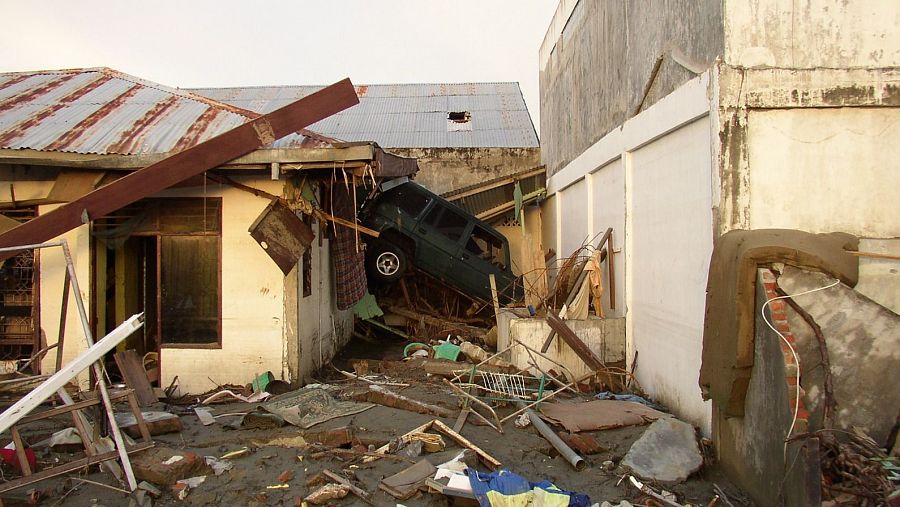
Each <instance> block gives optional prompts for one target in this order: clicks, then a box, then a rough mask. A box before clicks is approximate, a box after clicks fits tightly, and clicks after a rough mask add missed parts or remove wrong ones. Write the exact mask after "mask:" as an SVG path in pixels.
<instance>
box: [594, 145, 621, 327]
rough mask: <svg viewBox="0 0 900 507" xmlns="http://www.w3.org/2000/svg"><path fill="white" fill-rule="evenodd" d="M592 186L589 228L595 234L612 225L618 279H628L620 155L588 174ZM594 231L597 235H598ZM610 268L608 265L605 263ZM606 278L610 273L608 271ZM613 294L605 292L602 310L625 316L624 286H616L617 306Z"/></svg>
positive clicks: (613, 315) (605, 274) (605, 290)
mask: <svg viewBox="0 0 900 507" xmlns="http://www.w3.org/2000/svg"><path fill="white" fill-rule="evenodd" d="M586 179H587V181H589V182H590V185H591V191H592V192H591V198H590V200H589V205H590V208H591V217H592V219H593V220H592V221H591V225H590V229H591V230H592V231H596V233H599V232H602V231H604V230H606V228H607V227H612V228H613V232H612V237H613V251H612V252H611V254H612V255H614V256H615V259H614V264H615V273H614V276H615V281H616V283H617V284H621V283H622V282H623V281H624V280H625V257H624V256H623V255H622V252H623V248H624V246H625V166H624V164H623V163H622V159H621V158H617V159H615V160H613V161H611V162H609V163H607V164H605V165H603V166H602V167H600V168H599V169H597V171H595V172H593V173H591V174H589V175H587V176H586ZM596 233H595V234H596ZM605 265H606V266H607V268H608V264H605ZM603 276H604V277H609V276H610V274H609V272H608V269H607V272H605V273H604V274H603ZM609 297H610V293H609V290H608V289H604V291H603V311H604V312H605V315H606V316H607V317H624V316H625V287H624V285H621V288H620V286H619V285H617V286H616V300H615V307H616V308H615V309H612V308H611V306H610V300H609Z"/></svg>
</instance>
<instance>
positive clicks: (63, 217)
mask: <svg viewBox="0 0 900 507" xmlns="http://www.w3.org/2000/svg"><path fill="white" fill-rule="evenodd" d="M358 103H359V98H358V97H357V96H356V91H355V89H354V87H353V84H352V83H351V82H350V80H349V79H344V80H343V81H340V82H338V83H335V84H333V85H331V86H328V87H326V88H324V89H322V90H320V91H318V92H315V93H313V94H310V95H308V96H306V97H304V98H302V99H300V100H298V101H296V102H293V103H291V104H288V105H287V106H285V107H282V108H281V109H278V110H275V111H273V112H271V113H269V114H266V115H263V116H260V117H259V118H257V119H255V120H251V121H249V122H247V123H245V124H243V125H240V126H238V127H236V128H234V129H232V130H229V131H228V132H225V133H224V134H221V135H218V136H216V137H214V138H212V139H209V140H207V141H204V142H202V143H200V144H197V145H196V146H192V147H190V148H188V149H186V150H184V151H181V152H179V153H176V154H174V155H172V156H171V157H168V158H165V159H163V160H161V161H159V162H157V163H155V164H152V165H150V166H147V167H145V168H143V169H140V170H138V171H135V172H133V173H131V174H129V175H127V176H125V177H123V178H121V179H118V180H116V181H114V182H112V183H110V184H108V185H106V186H104V187H101V188H99V189H97V190H94V191H93V192H91V193H89V194H87V195H85V196H84V197H81V198H79V199H76V200H74V201H72V202H70V203H69V204H66V205H63V206H61V207H59V208H57V209H55V210H53V211H50V212H49V213H46V214H44V215H40V216H38V217H37V218H34V219H33V220H30V221H28V222H26V223H24V224H22V225H20V226H18V227H15V228H13V229H11V230H9V231H7V232H5V233H3V234H0V247H3V246H17V245H23V244H31V243H40V242H43V241H47V240H49V239H51V238H55V237H56V236H59V235H61V234H63V233H65V232H67V231H70V230H72V229H74V228H76V227H78V226H80V225H83V224H84V223H85V221H84V220H83V217H84V218H87V219H88V220H93V219H95V218H99V217H102V216H105V215H107V214H109V213H111V212H113V211H116V210H118V209H120V208H122V207H123V206H126V205H128V204H131V203H133V202H135V201H138V200H140V199H143V198H145V197H149V196H151V195H153V194H155V193H157V192H159V191H161V190H164V189H166V188H169V187H170V186H172V185H174V184H176V183H179V182H181V181H184V180H186V179H188V178H190V177H192V176H196V175H198V174H202V173H204V172H206V171H207V170H209V169H212V168H214V167H216V166H219V165H221V164H224V163H225V162H228V161H230V160H233V159H235V158H238V157H240V156H242V155H245V154H247V153H250V152H251V151H253V150H255V149H257V148H260V147H262V146H265V145H267V144H269V143H271V142H273V141H275V140H277V139H281V138H282V137H284V136H286V135H288V134H290V133H292V132H296V131H298V130H300V129H303V128H305V127H307V126H309V125H311V124H313V123H315V122H317V121H319V120H322V119H325V118H327V117H329V116H331V115H333V114H335V113H337V112H340V111H342V110H344V109H346V108H348V107H350V106H353V105H356V104H358ZM11 256H12V254H11V253H0V260H2V259H7V258H9V257H11Z"/></svg>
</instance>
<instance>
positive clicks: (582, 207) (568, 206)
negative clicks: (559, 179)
mask: <svg viewBox="0 0 900 507" xmlns="http://www.w3.org/2000/svg"><path fill="white" fill-rule="evenodd" d="M556 197H557V199H559V206H560V214H561V215H560V216H561V218H562V220H561V221H560V224H561V229H560V231H559V234H560V237H561V238H562V239H561V243H560V245H561V248H562V250H560V251H559V252H558V253H559V257H560V259H565V258H567V257H569V256H570V255H572V254H573V253H574V252H575V250H577V249H579V248H581V246H582V245H586V244H588V241H589V240H591V239H592V237H593V236H594V233H593V232H592V231H590V230H589V229H588V222H589V221H590V218H591V214H590V213H589V212H588V211H589V210H588V206H590V205H589V204H588V203H589V202H590V199H589V193H588V182H587V181H586V180H585V179H581V180H578V181H576V182H575V183H573V184H572V185H571V186H569V187H567V188H566V189H565V190H562V191H561V192H557V194H556Z"/></svg>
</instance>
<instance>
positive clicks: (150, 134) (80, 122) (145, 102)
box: [0, 68, 330, 155]
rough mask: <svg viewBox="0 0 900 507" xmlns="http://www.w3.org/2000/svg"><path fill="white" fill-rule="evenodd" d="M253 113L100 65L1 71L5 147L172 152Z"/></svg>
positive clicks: (294, 143) (320, 141) (304, 142)
mask: <svg viewBox="0 0 900 507" xmlns="http://www.w3.org/2000/svg"><path fill="white" fill-rule="evenodd" d="M298 98H299V97H298ZM259 114H260V113H259V112H254V111H250V110H246V109H242V108H240V107H237V106H234V105H230V104H225V103H222V102H218V101H216V100H213V99H210V98H208V97H203V96H201V95H197V94H194V93H190V92H187V91H185V90H181V89H176V88H170V87H167V86H163V85H160V84H157V83H152V82H150V81H146V80H143V79H140V78H137V77H134V76H129V75H128V74H124V73H121V72H117V71H115V70H112V69H106V68H97V69H68V70H56V71H36V72H21V73H2V74H0V148H5V149H33V150H41V151H62V152H69V153H82V154H113V153H116V154H122V155H134V154H148V153H171V152H174V151H182V150H184V149H186V148H189V147H191V146H194V145H195V144H197V143H200V142H203V141H206V140H208V139H210V138H212V137H215V136H216V135H219V134H222V133H224V132H227V131H228V130H231V129H232V128H234V127H236V126H238V125H241V124H243V123H246V122H247V121H248V120H252V119H256V118H258V117H259ZM279 145H281V146H282V147H285V148H306V147H324V146H329V145H330V141H329V138H327V137H325V136H321V135H319V134H315V133H313V132H310V131H301V132H300V133H292V134H290V135H288V136H285V137H284V138H282V139H281V140H279Z"/></svg>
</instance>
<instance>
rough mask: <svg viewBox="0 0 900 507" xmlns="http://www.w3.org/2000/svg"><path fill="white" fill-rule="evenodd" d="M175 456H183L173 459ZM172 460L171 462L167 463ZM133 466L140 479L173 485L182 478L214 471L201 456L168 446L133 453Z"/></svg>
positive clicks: (135, 474)
mask: <svg viewBox="0 0 900 507" xmlns="http://www.w3.org/2000/svg"><path fill="white" fill-rule="evenodd" d="M175 456H181V459H177V460H172V458H173V457H175ZM170 460H171V463H169V464H168V465H167V464H165V462H166V461H170ZM131 466H132V468H133V469H134V476H135V477H137V478H138V480H142V481H147V482H151V483H153V484H162V485H165V486H171V485H173V484H175V483H176V482H178V481H179V480H180V479H187V478H188V477H195V476H198V475H207V474H211V473H212V469H211V468H210V467H209V465H207V464H206V460H205V459H204V458H202V457H201V456H198V455H196V454H194V453H192V452H189V451H176V450H175V449H170V448H168V447H154V448H152V449H147V450H146V451H141V452H139V453H136V454H134V455H132V456H131Z"/></svg>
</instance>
